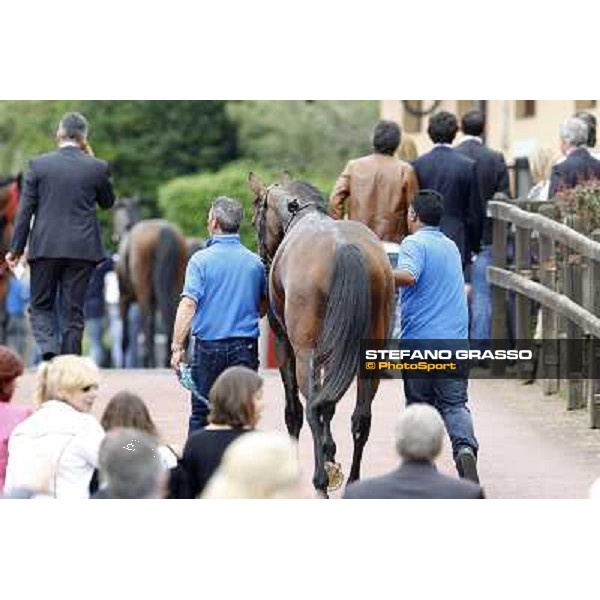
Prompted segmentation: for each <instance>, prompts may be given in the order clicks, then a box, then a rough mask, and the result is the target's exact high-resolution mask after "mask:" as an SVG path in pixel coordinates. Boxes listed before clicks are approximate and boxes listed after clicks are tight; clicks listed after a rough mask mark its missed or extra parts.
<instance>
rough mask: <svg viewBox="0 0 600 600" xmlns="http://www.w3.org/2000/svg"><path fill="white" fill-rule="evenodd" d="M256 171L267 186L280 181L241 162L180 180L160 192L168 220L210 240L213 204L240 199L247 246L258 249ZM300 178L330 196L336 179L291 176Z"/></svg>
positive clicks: (269, 172)
mask: <svg viewBox="0 0 600 600" xmlns="http://www.w3.org/2000/svg"><path fill="white" fill-rule="evenodd" d="M250 171H254V172H255V173H257V175H259V176H260V177H261V179H262V180H263V181H264V182H265V183H266V184H270V183H273V182H274V181H276V180H277V179H278V178H279V175H280V174H281V171H275V170H274V169H269V168H265V167H261V166H259V165H257V163H255V162H250V161H238V162H233V163H230V164H228V165H227V166H225V167H223V168H222V169H220V170H219V171H217V172H215V173H200V174H198V175H190V176H186V177H178V178H177V179H173V180H171V181H169V182H168V183H166V184H165V185H163V186H162V187H161V188H160V189H159V195H158V203H159V206H160V209H161V211H162V213H163V215H164V217H165V218H166V219H168V220H169V221H172V222H174V223H177V224H178V225H179V226H180V227H181V228H182V230H183V231H184V232H185V233H186V235H190V236H194V237H204V238H205V237H206V236H207V235H208V234H207V232H206V218H207V216H208V210H209V208H210V205H211V203H212V201H213V200H214V199H215V198H216V197H217V196H229V197H231V198H236V199H237V200H239V201H240V202H241V203H242V204H243V206H244V221H243V223H242V227H241V231H240V235H241V238H242V241H243V242H244V244H246V245H247V246H248V247H249V248H252V249H255V248H256V234H255V233H254V230H253V228H252V224H251V220H252V212H253V208H252V200H253V196H252V191H251V190H250V188H249V187H248V173H249V172H250ZM291 176H292V177H294V178H296V179H303V180H306V181H310V182H311V183H312V184H314V185H316V186H317V187H318V188H319V189H320V190H321V192H322V193H323V194H324V196H325V197H327V195H328V193H329V190H330V189H331V186H332V185H333V180H331V179H326V178H323V177H319V176H318V175H315V174H307V173H293V172H292V173H291Z"/></svg>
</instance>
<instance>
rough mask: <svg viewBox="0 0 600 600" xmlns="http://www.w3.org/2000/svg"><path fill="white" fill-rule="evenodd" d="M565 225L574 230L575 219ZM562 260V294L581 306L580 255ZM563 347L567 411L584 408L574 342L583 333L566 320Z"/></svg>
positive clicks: (579, 355) (580, 367)
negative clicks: (564, 353) (563, 286)
mask: <svg viewBox="0 0 600 600" xmlns="http://www.w3.org/2000/svg"><path fill="white" fill-rule="evenodd" d="M567 224H568V225H570V226H571V227H573V229H576V228H577V227H576V226H577V221H576V218H575V217H572V218H571V219H568V220H567ZM566 252H567V255H566V257H565V260H564V263H563V264H564V279H563V281H564V285H565V288H564V290H565V291H564V294H565V296H567V298H570V299H571V300H573V302H575V303H576V304H579V305H581V302H582V298H583V285H582V267H581V255H579V254H574V253H573V254H572V253H571V251H570V250H569V249H567V250H566ZM566 334H567V335H566V340H565V341H564V342H563V344H564V346H565V352H566V354H567V356H566V363H565V367H566V375H567V378H566V395H567V410H574V409H577V408H585V406H586V402H585V398H584V396H583V367H584V365H583V354H582V352H581V351H577V343H576V342H574V340H582V339H583V331H582V330H581V328H580V327H578V326H577V325H575V323H573V322H572V321H570V320H568V321H567V324H566Z"/></svg>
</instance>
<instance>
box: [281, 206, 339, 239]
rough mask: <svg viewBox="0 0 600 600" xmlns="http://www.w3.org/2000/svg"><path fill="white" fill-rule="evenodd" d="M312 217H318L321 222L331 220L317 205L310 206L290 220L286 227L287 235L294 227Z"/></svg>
mask: <svg viewBox="0 0 600 600" xmlns="http://www.w3.org/2000/svg"><path fill="white" fill-rule="evenodd" d="M311 215H312V216H313V217H318V219H319V221H321V220H323V219H329V218H330V217H329V215H328V214H327V213H326V212H324V211H323V210H322V209H320V208H319V207H317V206H315V205H311V206H308V207H306V208H305V209H303V210H301V211H299V212H297V213H296V214H294V215H292V216H291V217H290V220H289V221H288V222H287V224H286V225H285V227H284V232H285V234H287V233H289V232H290V231H291V230H292V229H293V228H294V227H296V225H298V223H300V222H302V221H303V220H304V219H306V217H308V216H311ZM285 234H284V237H285Z"/></svg>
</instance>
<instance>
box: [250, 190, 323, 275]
mask: <svg viewBox="0 0 600 600" xmlns="http://www.w3.org/2000/svg"><path fill="white" fill-rule="evenodd" d="M269 191H270V190H269V188H267V189H266V192H265V196H264V198H261V197H260V196H258V200H260V205H259V207H258V211H257V213H256V221H257V222H258V247H259V252H260V255H261V258H262V261H263V263H264V265H265V267H266V269H267V271H269V269H270V268H271V263H272V262H273V257H272V256H271V255H270V254H269V251H268V249H267V244H266V241H265V240H266V237H267V208H268V200H269ZM287 208H288V212H289V213H290V219H289V220H288V222H287V223H286V225H285V226H284V228H283V237H285V236H286V235H287V232H288V231H289V230H290V229H291V228H292V226H293V225H294V224H295V222H296V220H297V219H298V217H299V216H300V213H302V212H303V211H305V210H306V209H307V208H314V209H315V210H317V211H320V212H322V213H323V214H327V211H326V210H325V209H324V208H323V207H321V206H319V205H318V204H316V203H315V202H312V201H310V200H302V199H300V198H291V199H290V200H289V201H288V203H287ZM263 257H264V258H263Z"/></svg>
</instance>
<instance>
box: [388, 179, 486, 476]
mask: <svg viewBox="0 0 600 600" xmlns="http://www.w3.org/2000/svg"><path fill="white" fill-rule="evenodd" d="M443 212H444V204H443V198H442V196H441V194H439V193H438V192H436V191H434V190H421V191H420V192H418V193H417V195H416V196H415V198H414V200H413V202H412V204H411V206H410V207H409V210H408V228H409V231H410V233H411V234H412V235H409V236H407V237H406V238H404V241H403V242H402V244H401V245H400V251H399V254H398V266H397V269H396V271H394V276H395V280H396V286H401V288H402V289H401V298H400V302H399V304H400V313H401V318H402V339H403V340H446V342H445V344H444V345H445V346H446V347H457V344H458V345H460V344H461V343H462V342H461V341H460V340H465V341H466V340H467V339H468V323H469V314H468V310H467V298H466V295H465V290H464V278H463V270H462V264H461V257H460V253H459V251H458V248H457V246H456V244H455V243H454V242H453V241H452V240H451V239H450V238H448V237H446V236H445V235H444V234H443V233H442V232H441V231H440V228H439V223H440V220H441V218H442V214H443ZM455 340H459V342H456V341H455ZM416 343H417V342H410V341H409V342H408V345H412V344H416ZM465 343H466V342H465ZM440 344H441V342H436V343H435V346H436V347H437V346H438V345H440ZM425 345H426V344H425ZM432 349H433V348H432ZM420 377H424V376H423V375H420ZM426 377H427V376H426ZM404 394H405V396H406V402H407V404H413V403H415V402H426V403H427V404H430V405H432V406H434V407H435V408H437V410H438V411H439V412H440V414H441V415H442V417H443V419H444V423H445V425H446V429H447V430H448V435H449V436H450V439H451V441H452V451H453V455H454V460H455V462H456V467H457V470H458V473H459V475H460V476H461V477H466V478H468V479H471V480H473V481H475V482H476V483H478V482H479V477H478V474H477V462H476V459H477V450H478V444H477V440H476V439H475V433H474V431H473V421H472V419H471V413H470V411H469V409H468V407H467V401H468V399H467V378H466V377H464V376H454V377H452V378H447V379H445V378H440V377H439V376H428V377H427V378H419V377H415V376H414V375H413V376H411V375H410V374H409V375H405V376H404Z"/></svg>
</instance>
